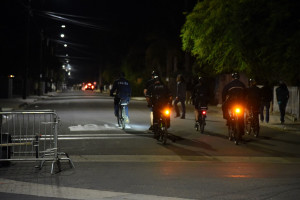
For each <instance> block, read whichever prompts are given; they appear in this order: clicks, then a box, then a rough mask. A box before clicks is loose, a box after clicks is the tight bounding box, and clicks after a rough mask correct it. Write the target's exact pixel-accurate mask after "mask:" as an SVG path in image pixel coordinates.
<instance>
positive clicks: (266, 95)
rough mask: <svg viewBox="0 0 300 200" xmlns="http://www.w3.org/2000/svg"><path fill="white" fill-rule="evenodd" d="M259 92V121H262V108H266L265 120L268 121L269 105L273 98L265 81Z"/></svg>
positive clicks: (270, 89)
mask: <svg viewBox="0 0 300 200" xmlns="http://www.w3.org/2000/svg"><path fill="white" fill-rule="evenodd" d="M260 93H261V103H260V121H261V122H264V109H265V108H266V119H265V120H266V122H267V123H269V118H270V117H269V116H270V114H269V113H270V106H271V102H272V99H273V91H272V88H271V87H270V85H269V82H268V81H266V82H265V84H264V85H263V87H262V88H261V89H260Z"/></svg>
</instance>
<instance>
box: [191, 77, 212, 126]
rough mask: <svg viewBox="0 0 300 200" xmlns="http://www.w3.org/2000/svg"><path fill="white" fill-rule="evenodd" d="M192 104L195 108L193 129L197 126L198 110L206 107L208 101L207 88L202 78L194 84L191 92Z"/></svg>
mask: <svg viewBox="0 0 300 200" xmlns="http://www.w3.org/2000/svg"><path fill="white" fill-rule="evenodd" d="M191 98H192V100H193V101H192V102H193V105H194V106H195V111H194V113H195V127H196V126H197V121H198V110H199V109H200V107H207V104H208V100H209V92H208V88H207V87H206V85H205V84H204V79H203V78H202V77H199V78H198V84H196V85H195V86H194V88H193V92H192V97H191Z"/></svg>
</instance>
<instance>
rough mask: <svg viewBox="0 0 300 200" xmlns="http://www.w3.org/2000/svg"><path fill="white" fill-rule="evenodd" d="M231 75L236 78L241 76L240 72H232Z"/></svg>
mask: <svg viewBox="0 0 300 200" xmlns="http://www.w3.org/2000/svg"><path fill="white" fill-rule="evenodd" d="M231 76H232V78H234V79H239V78H240V75H239V73H236V72H235V73H232V74H231Z"/></svg>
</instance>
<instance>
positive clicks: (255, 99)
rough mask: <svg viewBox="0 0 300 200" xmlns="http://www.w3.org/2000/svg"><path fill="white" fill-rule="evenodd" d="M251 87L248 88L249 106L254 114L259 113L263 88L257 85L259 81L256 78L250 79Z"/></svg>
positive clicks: (247, 99)
mask: <svg viewBox="0 0 300 200" xmlns="http://www.w3.org/2000/svg"><path fill="white" fill-rule="evenodd" d="M249 86H250V87H249V88H248V89H247V90H246V101H247V108H248V109H249V110H250V109H251V107H252V109H253V114H254V113H255V115H257V117H258V114H259V108H260V102H261V90H260V89H259V87H257V83H256V81H255V80H254V79H249Z"/></svg>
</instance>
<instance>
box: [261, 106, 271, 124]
mask: <svg viewBox="0 0 300 200" xmlns="http://www.w3.org/2000/svg"><path fill="white" fill-rule="evenodd" d="M265 108H266V122H267V123H268V122H269V119H270V102H262V103H261V105H260V109H259V112H260V120H261V121H264V109H265Z"/></svg>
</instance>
